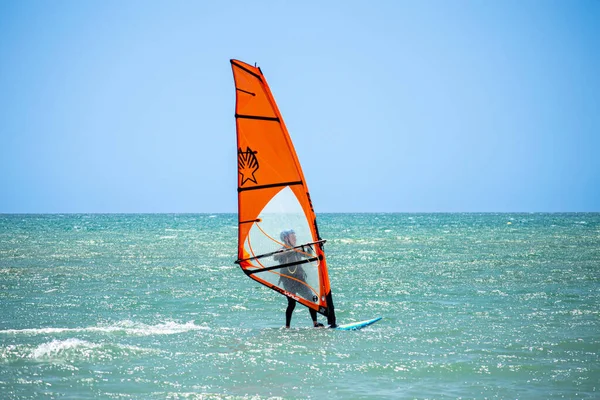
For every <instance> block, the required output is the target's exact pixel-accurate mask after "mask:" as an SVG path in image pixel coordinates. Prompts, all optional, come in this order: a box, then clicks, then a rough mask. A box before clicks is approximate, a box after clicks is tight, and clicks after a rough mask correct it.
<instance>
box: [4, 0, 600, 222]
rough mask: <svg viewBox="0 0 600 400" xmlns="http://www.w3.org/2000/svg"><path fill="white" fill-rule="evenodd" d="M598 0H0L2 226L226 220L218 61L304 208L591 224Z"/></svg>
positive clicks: (232, 203) (230, 95) (228, 90)
mask: <svg viewBox="0 0 600 400" xmlns="http://www.w3.org/2000/svg"><path fill="white" fill-rule="evenodd" d="M598 21H600V1H597V0H588V1H552V0H543V1H542V0H540V1H500V2H494V1H377V2H371V1H361V2H356V1H332V2H320V1H308V2H283V1H256V2H247V1H223V2H208V1H207V2H203V1H115V0H108V1H94V0H90V1H75V0H72V1H70V0H62V1H52V2H50V1H41V0H39V1H27V0H26V1H8V0H7V1H2V2H0V57H1V62H0V171H1V172H0V213H67V212H99V213H103V212H168V213H171V212H173V213H176V212H208V213H216V212H235V211H236V210H237V205H236V201H237V196H236V179H237V175H236V174H237V171H236V165H237V157H236V143H235V121H234V117H233V114H234V103H235V91H234V88H233V78H232V75H231V68H230V65H229V59H230V58H237V59H240V60H243V61H246V62H249V63H255V62H256V63H257V64H258V65H259V66H260V67H261V68H262V70H263V72H264V74H265V75H266V77H267V80H268V82H269V84H270V86H271V90H272V91H273V93H274V96H275V98H276V100H277V102H278V105H279V108H280V110H281V112H282V114H283V117H284V119H285V121H286V124H287V126H288V130H289V131H290V134H291V136H292V139H293V140H294V144H295V146H296V150H297V152H298V155H299V157H300V160H301V162H302V165H303V169H304V173H305V176H306V179H307V182H308V185H309V188H310V191H311V197H312V199H313V202H314V205H315V209H316V211H317V213H319V212H486V211H489V212H516V211H523V212H535V211H551V212H558V211H600V155H599V154H598V152H599V150H600V72H599V71H600V23H598Z"/></svg>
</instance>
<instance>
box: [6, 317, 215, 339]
mask: <svg viewBox="0 0 600 400" xmlns="http://www.w3.org/2000/svg"><path fill="white" fill-rule="evenodd" d="M209 329H210V328H209V327H207V326H204V325H196V324H194V322H193V321H189V322H186V323H185V324H181V323H178V322H174V321H167V322H163V323H160V324H156V325H147V324H144V323H139V322H133V321H128V320H127V321H121V322H118V323H116V324H115V325H107V326H90V327H85V328H51V327H48V328H28V329H5V330H0V334H4V335H30V336H34V335H44V334H61V333H83V332H95V333H107V334H110V333H125V334H127V335H135V336H152V335H173V334H177V333H184V332H189V331H200V330H209Z"/></svg>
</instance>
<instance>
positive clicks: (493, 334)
mask: <svg viewBox="0 0 600 400" xmlns="http://www.w3.org/2000/svg"><path fill="white" fill-rule="evenodd" d="M318 222H319V230H320V233H321V235H322V236H323V238H325V239H327V243H326V245H325V251H326V254H327V260H328V264H329V276H330V280H331V285H332V293H333V300H334V303H335V307H336V315H337V319H338V322H339V323H349V322H355V321H361V320H365V319H370V318H373V317H377V316H381V317H383V319H382V320H381V321H379V322H377V323H376V324H374V325H371V326H369V327H367V328H364V329H362V330H359V331H340V330H333V329H315V328H313V327H312V324H311V321H310V318H309V314H308V312H307V309H306V308H304V307H302V306H298V307H296V311H295V313H294V316H293V321H292V328H291V329H285V328H284V327H283V325H284V322H285V308H286V305H287V302H286V300H285V298H284V297H283V296H281V295H280V294H278V293H276V292H274V291H272V290H270V289H268V288H266V287H264V286H261V285H260V284H258V283H256V282H255V281H253V280H251V279H248V278H247V277H246V276H245V275H244V273H243V272H242V271H241V270H240V268H239V267H238V266H237V265H236V264H235V263H234V261H235V260H236V248H237V244H236V241H237V217H236V214H148V215H145V214H131V215H121V214H108V215H102V214H65V215H57V214H53V215H7V214H4V215H0V398H1V399H32V398H36V399H37V398H44V399H45V398H48V399H599V398H600V213H568V214H559V213H550V214H544V213H531V214H523V213H500V214H495V213H483V214H476V213H465V214H462V213H461V214H458V213H457V214H454V213H447V214H445V213H440V214H377V213H371V214H319V215H318ZM320 320H321V322H324V323H325V322H326V320H325V318H323V317H322V316H321V317H320Z"/></svg>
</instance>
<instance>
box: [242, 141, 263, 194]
mask: <svg viewBox="0 0 600 400" xmlns="http://www.w3.org/2000/svg"><path fill="white" fill-rule="evenodd" d="M256 153H257V152H256V151H252V149H251V148H250V147H246V151H244V150H242V148H241V147H240V148H239V149H238V171H239V173H240V175H241V176H242V181H241V183H240V186H244V183H246V182H248V181H251V182H254V183H258V182H257V181H256V177H255V176H254V174H255V173H256V171H258V166H259V165H258V159H257V158H256Z"/></svg>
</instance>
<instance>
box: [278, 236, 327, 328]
mask: <svg viewBox="0 0 600 400" xmlns="http://www.w3.org/2000/svg"><path fill="white" fill-rule="evenodd" d="M283 249H286V248H285V247H284V248H283ZM301 250H302V251H294V250H289V251H287V252H285V253H281V254H276V255H275V256H273V258H274V259H275V261H277V262H278V263H279V264H282V265H283V264H289V263H293V262H296V261H301V260H303V259H305V258H308V257H310V255H307V254H306V253H312V248H311V247H310V246H309V247H308V249H306V248H304V247H303V248H302V249H301ZM279 283H280V284H281V285H282V286H283V288H284V289H285V290H287V291H288V292H290V293H294V294H296V295H298V296H300V297H302V298H304V299H307V300H309V299H312V297H313V296H314V293H313V292H312V291H311V290H310V288H309V287H308V286H307V285H306V272H305V271H304V268H302V266H301V265H290V266H289V267H284V268H282V269H281V270H280V275H279ZM287 299H288V306H287V309H286V310H285V326H287V327H289V326H290V323H291V322H292V313H293V312H294V308H296V300H294V299H292V298H291V297H288V298H287ZM308 312H309V313H310V317H311V319H312V321H313V325H315V324H316V323H317V311H316V310H314V309H312V308H310V307H309V308H308Z"/></svg>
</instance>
